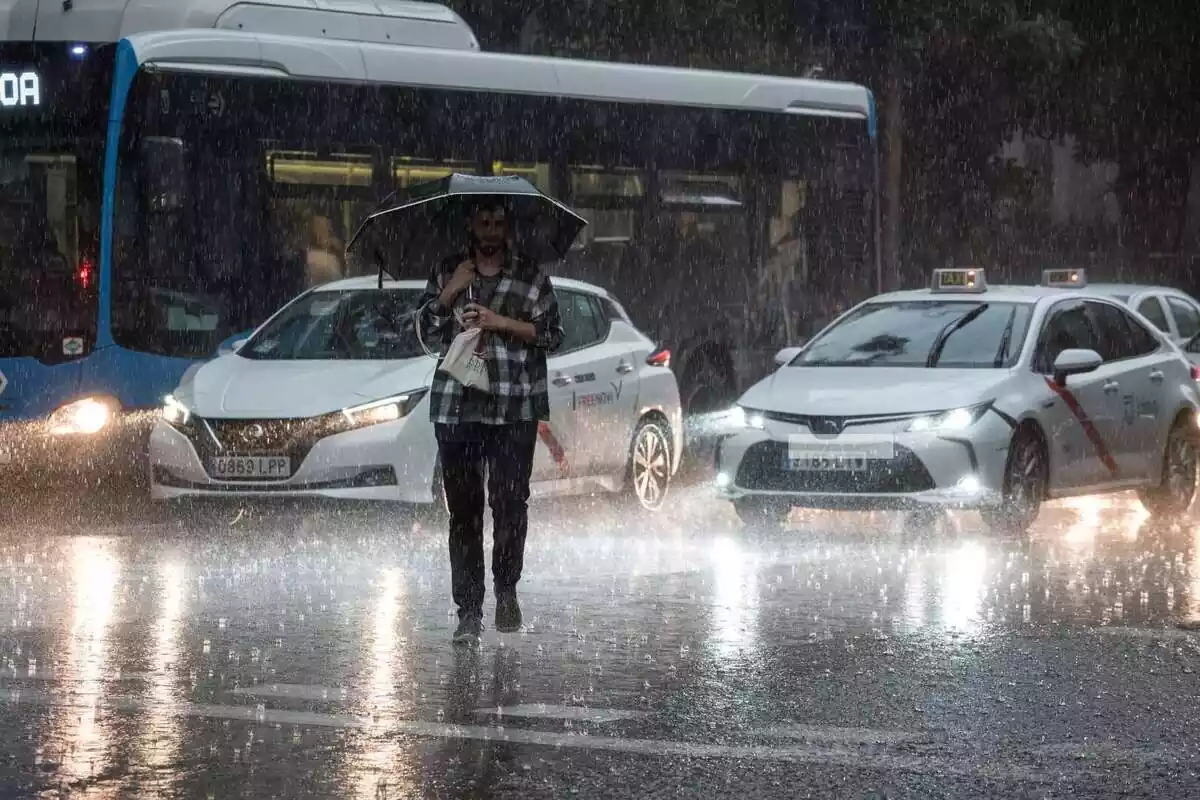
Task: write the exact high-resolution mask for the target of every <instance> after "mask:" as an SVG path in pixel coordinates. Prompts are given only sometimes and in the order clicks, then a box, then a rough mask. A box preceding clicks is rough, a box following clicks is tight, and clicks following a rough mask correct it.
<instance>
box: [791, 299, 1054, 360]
mask: <svg viewBox="0 0 1200 800" xmlns="http://www.w3.org/2000/svg"><path fill="white" fill-rule="evenodd" d="M1032 308H1033V306H1032V305H1030V304H1026V303H993V302H987V301H985V300H983V299H979V300H975V299H972V300H917V301H906V302H890V303H889V302H881V303H868V304H867V305H864V306H861V307H859V308H858V309H857V310H855V311H853V312H851V313H850V314H849V315H848V316H846V317H845V318H844V319H842V320H841V321H840V322H838V323H837V324H835V325H834V326H833V327H831V328H829V329H827V330H826V331H825V332H824V333H822V334H821V335H820V336H818V337H817V338H816V339H814V340H813V343H812V344H811V345H810V346H809V347H807V348H805V350H804V352H803V353H801V354H800V355H799V356H798V357H797V358H796V360H794V361H793V362H792V365H793V366H807V367H818V366H830V367H833V366H837V367H944V368H957V369H963V368H969V369H995V368H999V367H1008V366H1011V365H1012V363H1013V362H1014V361H1015V360H1016V356H1017V354H1018V353H1020V350H1021V344H1022V342H1023V341H1024V339H1025V332H1026V329H1027V328H1028V327H1029V318H1030V312H1031V311H1032Z"/></svg>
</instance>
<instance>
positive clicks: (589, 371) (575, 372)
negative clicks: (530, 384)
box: [549, 288, 606, 478]
mask: <svg viewBox="0 0 1200 800" xmlns="http://www.w3.org/2000/svg"><path fill="white" fill-rule="evenodd" d="M555 293H556V294H557V295H558V306H559V312H560V313H561V314H562V321H563V332H564V336H563V343H562V345H561V346H560V347H559V348H558V352H557V353H555V355H554V356H552V357H551V358H550V361H549V367H550V391H551V393H552V394H553V395H554V396H556V397H559V398H561V403H562V405H563V408H564V410H567V409H569V411H570V415H571V423H570V424H571V428H572V430H573V434H574V435H573V437H572V440H571V445H570V448H569V451H570V453H569V459H568V461H569V470H568V472H567V473H565V474H564V477H572V478H580V477H585V476H587V475H592V474H595V472H594V471H595V468H596V464H597V462H598V461H599V460H600V458H601V452H602V445H601V443H600V442H598V440H597V436H598V434H599V433H600V430H599V428H600V426H599V425H598V423H597V419H596V416H597V415H596V412H595V410H594V408H593V406H594V405H596V404H598V403H599V402H600V401H601V400H602V399H603V398H600V397H598V396H597V395H598V394H599V393H600V387H601V386H603V385H606V383H605V382H603V379H604V378H605V377H606V376H605V375H604V374H602V371H601V369H600V366H601V365H600V364H598V363H597V362H596V359H597V357H598V356H599V353H598V352H597V349H596V345H597V344H598V343H599V342H600V341H601V340H602V329H601V324H600V319H599V318H598V315H597V311H596V308H595V306H594V305H593V303H592V301H591V299H590V298H589V296H588V295H587V294H586V293H584V292H580V291H576V290H573V289H567V290H564V289H561V288H560V289H556V290H555Z"/></svg>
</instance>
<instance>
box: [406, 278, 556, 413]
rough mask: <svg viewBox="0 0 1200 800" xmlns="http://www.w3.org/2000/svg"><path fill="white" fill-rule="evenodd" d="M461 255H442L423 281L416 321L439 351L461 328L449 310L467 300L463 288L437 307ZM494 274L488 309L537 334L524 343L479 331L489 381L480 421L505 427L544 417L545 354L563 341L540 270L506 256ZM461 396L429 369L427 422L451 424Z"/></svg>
mask: <svg viewBox="0 0 1200 800" xmlns="http://www.w3.org/2000/svg"><path fill="white" fill-rule="evenodd" d="M466 258H467V256H466V255H465V254H461V255H456V256H452V257H450V258H447V259H446V260H444V261H443V262H442V263H441V264H439V265H438V266H437V267H436V268H435V269H434V270H433V272H432V274H431V275H430V276H429V282H428V283H427V284H426V285H425V294H424V296H423V297H422V298H421V307H420V310H418V311H417V320H416V322H417V325H420V326H421V333H422V336H423V337H424V340H425V343H426V345H428V347H429V349H430V350H434V351H438V352H441V353H445V352H446V349H447V348H449V346H450V342H452V341H453V340H454V337H455V336H457V335H458V334H459V333H461V332H462V329H461V328H460V327H459V325H458V322H457V321H456V320H455V317H454V312H455V311H463V310H464V309H465V308H466V306H467V304H468V303H469V302H470V301H469V300H468V299H467V292H465V291H464V292H460V293H459V295H458V297H456V298H454V302H453V304H452V305H451V307H446V306H443V305H442V304H441V303H440V302H438V297H439V296H440V295H441V293H442V289H443V287H445V285H446V282H447V281H449V280H450V276H451V275H453V274H454V270H455V269H456V268H457V267H458V265H459V264H460V263H461V262H462V261H464V260H465V259H466ZM500 274H501V278H500V284H499V285H498V286H497V287H496V291H495V293H494V294H493V295H492V300H491V303H489V304H488V307H489V308H491V309H492V311H495V312H496V313H497V314H501V315H503V316H505V317H509V318H511V319H515V320H517V321H519V322H529V323H532V324H533V327H534V330H535V331H536V332H537V335H536V338H535V339H534V341H533V343H532V344H526V343H524V342H522V341H520V340H518V339H516V338H514V337H512V336H509V335H506V334H501V333H497V332H495V331H490V332H487V333H486V334H485V338H484V344H483V356H484V360H485V362H486V363H487V369H488V381H489V383H490V384H491V392H490V394H491V402H490V403H489V404H488V410H487V412H486V413H485V414H484V420H483V421H484V422H485V423H486V424H489V425H505V424H508V423H512V422H534V421H537V420H544V419H548V418H549V416H550V397H549V394H548V392H547V387H548V385H549V383H548V380H547V377H546V354H547V353H552V352H554V351H555V350H557V349H558V347H559V345H561V344H562V340H563V327H562V318H561V317H560V316H559V311H558V299H557V298H556V297H555V296H554V289H553V287H551V285H550V279H549V278H548V277H547V276H546V273H544V272H542V270H541V269H539V268H538V266H537V264H535V263H534V262H532V261H530V260H528V259H525V258H522V257H519V256H516V257H514V256H511V255H506V256H505V259H504V265H503V267H502V268H501V273H500ZM440 363H441V362H440V361H439V366H440ZM462 399H463V385H462V384H461V383H459V382H458V381H456V380H454V378H451V377H450V376H449V375H447V374H446V373H444V372H442V371H441V370H440V369H439V370H437V371H436V372H434V375H433V384H432V386H430V389H429V417H430V419H431V420H433V422H435V423H444V424H448V425H455V424H457V423H458V421H459V416H460V414H461V412H462Z"/></svg>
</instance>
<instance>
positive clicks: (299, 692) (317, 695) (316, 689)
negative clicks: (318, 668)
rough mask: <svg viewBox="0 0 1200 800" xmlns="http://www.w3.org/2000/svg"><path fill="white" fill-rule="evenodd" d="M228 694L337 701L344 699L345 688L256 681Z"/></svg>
mask: <svg viewBox="0 0 1200 800" xmlns="http://www.w3.org/2000/svg"><path fill="white" fill-rule="evenodd" d="M230 694H237V695H244V696H248V697H287V698H291V699H294V700H327V701H330V702H337V701H339V700H345V699H346V690H345V689H336V688H334V687H331V686H314V685H310V684H304V683H258V684H255V685H254V686H241V687H238V688H237V689H234V690H233V691H232V692H230Z"/></svg>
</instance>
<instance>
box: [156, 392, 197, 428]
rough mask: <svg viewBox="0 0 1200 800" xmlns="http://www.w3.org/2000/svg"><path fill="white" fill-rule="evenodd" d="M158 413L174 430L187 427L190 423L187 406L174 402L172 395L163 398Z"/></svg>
mask: <svg viewBox="0 0 1200 800" xmlns="http://www.w3.org/2000/svg"><path fill="white" fill-rule="evenodd" d="M160 413H161V414H162V418H163V420H165V421H166V422H167V423H168V424H170V425H173V426H175V427H176V428H184V427H187V425H188V424H190V423H191V421H192V412H191V411H189V410H188V408H187V406H185V405H184V404H183V403H181V402H179V401H178V400H176V399H175V397H174V395H167V396H166V397H164V398H163V405H162V409H161V410H160Z"/></svg>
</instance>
